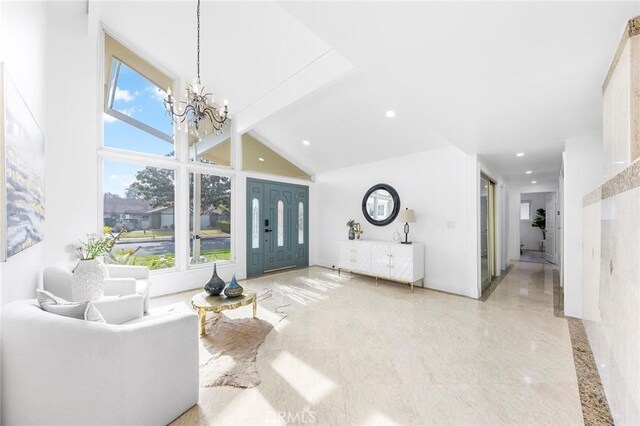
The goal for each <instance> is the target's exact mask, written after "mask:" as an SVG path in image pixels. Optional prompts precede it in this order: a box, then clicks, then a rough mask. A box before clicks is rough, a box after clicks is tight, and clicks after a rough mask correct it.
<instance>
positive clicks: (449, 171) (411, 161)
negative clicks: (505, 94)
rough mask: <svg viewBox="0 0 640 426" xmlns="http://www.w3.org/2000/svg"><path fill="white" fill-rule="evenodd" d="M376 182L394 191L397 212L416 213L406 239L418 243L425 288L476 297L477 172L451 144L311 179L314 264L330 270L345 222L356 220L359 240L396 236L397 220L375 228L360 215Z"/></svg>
mask: <svg viewBox="0 0 640 426" xmlns="http://www.w3.org/2000/svg"><path fill="white" fill-rule="evenodd" d="M381 182H383V183H388V184H389V185H391V186H393V187H394V188H395V189H396V191H398V194H399V195H400V202H401V208H405V207H409V208H413V209H415V211H416V219H417V222H416V223H413V224H411V230H410V233H409V238H410V239H411V240H413V241H416V242H422V243H424V244H425V285H426V287H428V288H433V289H438V290H443V291H447V292H451V293H456V294H461V295H465V296H469V297H474V298H475V297H478V280H479V269H478V267H479V265H478V255H479V252H478V244H479V239H478V216H477V214H478V209H477V207H478V203H479V199H478V189H479V169H478V164H477V159H476V157H475V156H470V155H467V154H465V153H463V152H462V151H460V150H459V149H457V148H455V147H452V146H451V147H444V148H438V149H434V150H430V151H426V152H421V153H417V154H412V155H408V156H402V157H395V158H389V159H386V160H383V161H379V162H374V163H368V164H362V165H358V166H354V167H348V168H343V169H337V170H332V171H328V172H323V173H319V174H317V175H316V192H317V203H316V209H315V210H316V213H315V214H314V215H313V217H314V219H315V220H317V222H318V225H317V226H318V230H317V233H318V235H319V236H320V238H316V244H317V258H316V261H317V264H319V265H322V266H326V267H332V266H334V265H335V266H336V267H337V265H338V242H339V241H341V240H345V239H346V238H347V227H346V222H347V221H348V220H349V219H352V218H353V219H355V220H356V221H358V222H360V223H361V225H362V227H363V229H364V234H363V236H362V238H363V239H367V240H384V241H391V239H392V236H393V232H394V230H397V231H398V232H400V233H402V226H403V224H401V223H397V222H394V223H393V224H391V225H388V226H385V227H375V226H373V225H371V224H369V222H367V221H366V220H365V218H364V216H363V214H362V209H361V204H362V198H363V196H364V194H365V192H366V191H367V190H368V189H369V188H370V187H371V186H373V185H375V184H377V183H381Z"/></svg>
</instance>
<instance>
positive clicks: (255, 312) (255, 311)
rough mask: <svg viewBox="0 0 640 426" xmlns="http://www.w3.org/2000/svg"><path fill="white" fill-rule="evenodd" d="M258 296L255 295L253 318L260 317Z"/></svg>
mask: <svg viewBox="0 0 640 426" xmlns="http://www.w3.org/2000/svg"><path fill="white" fill-rule="evenodd" d="M257 299H258V298H257V297H256V296H253V318H254V319H255V318H258V300H257Z"/></svg>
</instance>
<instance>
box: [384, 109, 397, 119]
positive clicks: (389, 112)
mask: <svg viewBox="0 0 640 426" xmlns="http://www.w3.org/2000/svg"><path fill="white" fill-rule="evenodd" d="M385 115H386V116H387V118H393V117H395V116H396V112H395V111H392V110H389V111H387V112H386V113H385Z"/></svg>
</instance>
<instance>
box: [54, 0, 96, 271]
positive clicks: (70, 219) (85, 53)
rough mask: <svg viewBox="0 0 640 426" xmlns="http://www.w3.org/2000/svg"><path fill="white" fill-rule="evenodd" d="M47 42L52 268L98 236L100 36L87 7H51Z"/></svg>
mask: <svg viewBox="0 0 640 426" xmlns="http://www.w3.org/2000/svg"><path fill="white" fill-rule="evenodd" d="M48 38H49V43H48V50H47V56H46V58H47V64H48V66H47V72H48V82H49V96H48V104H47V106H48V108H49V124H50V125H49V144H48V151H47V153H48V156H47V164H46V172H47V182H46V191H47V200H48V201H49V202H48V203H47V237H48V243H47V263H48V264H51V263H55V262H58V261H61V260H67V259H68V258H69V254H68V253H66V252H65V249H64V247H65V246H66V245H67V244H69V243H72V242H75V241H77V240H79V239H84V238H85V237H86V234H87V233H89V232H95V229H96V221H97V219H96V218H97V217H98V208H97V196H96V194H97V173H98V172H97V170H98V169H97V160H96V140H97V138H98V136H99V134H98V131H99V123H100V122H99V119H101V116H100V115H99V107H98V93H99V90H100V88H99V85H98V72H99V70H98V50H97V49H96V46H97V32H96V30H95V29H91V30H90V29H89V27H88V19H87V14H86V4H85V3H84V2H51V3H50V5H49V32H48ZM69 165H72V167H69Z"/></svg>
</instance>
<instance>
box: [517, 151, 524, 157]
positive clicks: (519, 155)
mask: <svg viewBox="0 0 640 426" xmlns="http://www.w3.org/2000/svg"><path fill="white" fill-rule="evenodd" d="M516 157H524V152H519V153H517V154H516Z"/></svg>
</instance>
